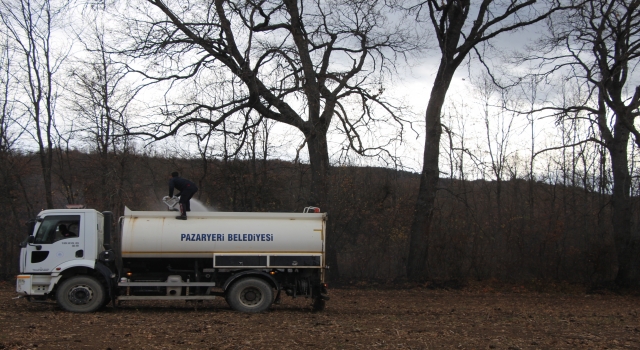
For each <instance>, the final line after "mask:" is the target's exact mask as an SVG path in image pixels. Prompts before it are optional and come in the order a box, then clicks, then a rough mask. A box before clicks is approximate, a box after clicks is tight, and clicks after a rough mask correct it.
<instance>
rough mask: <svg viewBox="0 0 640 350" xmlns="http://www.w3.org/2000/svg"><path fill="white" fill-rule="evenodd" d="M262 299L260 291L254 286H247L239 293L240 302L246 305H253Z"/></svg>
mask: <svg viewBox="0 0 640 350" xmlns="http://www.w3.org/2000/svg"><path fill="white" fill-rule="evenodd" d="M261 301H262V292H261V291H260V289H258V288H255V287H247V288H245V289H243V290H242V293H240V302H242V304H244V305H246V306H255V305H258V304H260V302H261Z"/></svg>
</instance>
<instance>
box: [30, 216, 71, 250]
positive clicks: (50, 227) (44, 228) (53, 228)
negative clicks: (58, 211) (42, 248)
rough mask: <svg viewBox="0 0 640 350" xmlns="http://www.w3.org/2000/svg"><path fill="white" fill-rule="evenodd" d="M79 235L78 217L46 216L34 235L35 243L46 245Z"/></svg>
mask: <svg viewBox="0 0 640 350" xmlns="http://www.w3.org/2000/svg"><path fill="white" fill-rule="evenodd" d="M79 235H80V215H54V216H47V217H45V218H44V221H42V223H41V224H40V227H39V228H38V232H37V233H36V238H35V243H39V244H48V243H53V242H56V241H59V240H63V239H67V238H73V237H78V236H79Z"/></svg>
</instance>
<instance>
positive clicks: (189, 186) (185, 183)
mask: <svg viewBox="0 0 640 350" xmlns="http://www.w3.org/2000/svg"><path fill="white" fill-rule="evenodd" d="M174 188H176V189H177V190H178V191H180V193H178V194H177V196H178V197H180V200H179V201H178V203H180V216H176V219H179V220H187V212H188V211H191V204H190V202H189V201H190V200H191V197H193V195H194V194H195V193H196V192H197V191H198V187H196V184H194V183H193V182H191V181H189V180H187V179H183V178H181V177H180V174H179V173H178V172H177V171H174V172H172V173H171V178H170V179H169V197H173V189H174Z"/></svg>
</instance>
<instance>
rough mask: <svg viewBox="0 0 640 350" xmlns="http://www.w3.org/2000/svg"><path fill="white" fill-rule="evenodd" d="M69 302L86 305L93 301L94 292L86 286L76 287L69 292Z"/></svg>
mask: <svg viewBox="0 0 640 350" xmlns="http://www.w3.org/2000/svg"><path fill="white" fill-rule="evenodd" d="M68 296H69V301H70V302H72V303H73V304H75V305H85V304H88V303H90V302H91V300H93V290H92V289H91V288H90V287H89V286H86V285H78V286H74V287H73V288H71V290H69V294H68Z"/></svg>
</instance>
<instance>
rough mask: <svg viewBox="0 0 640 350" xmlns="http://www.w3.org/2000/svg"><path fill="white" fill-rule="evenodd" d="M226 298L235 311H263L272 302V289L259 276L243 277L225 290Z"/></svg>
mask: <svg viewBox="0 0 640 350" xmlns="http://www.w3.org/2000/svg"><path fill="white" fill-rule="evenodd" d="M226 299H227V303H229V306H231V308H232V309H234V310H236V311H240V312H254V313H255V312H263V311H266V310H267V309H268V308H269V307H270V306H271V304H272V303H273V290H272V289H271V286H270V285H269V284H268V283H267V282H265V281H263V280H261V279H259V278H244V279H242V280H240V281H238V282H236V283H234V284H233V285H232V286H231V288H229V289H228V290H227V295H226Z"/></svg>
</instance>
